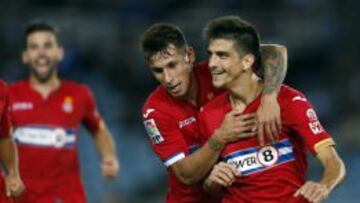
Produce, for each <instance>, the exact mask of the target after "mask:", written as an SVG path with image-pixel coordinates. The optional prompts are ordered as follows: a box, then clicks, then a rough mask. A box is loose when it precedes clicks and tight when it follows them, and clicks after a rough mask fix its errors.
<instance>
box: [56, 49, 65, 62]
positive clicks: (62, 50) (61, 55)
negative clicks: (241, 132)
mask: <svg viewBox="0 0 360 203" xmlns="http://www.w3.org/2000/svg"><path fill="white" fill-rule="evenodd" d="M58 49H59V56H58V57H59V61H62V60H63V58H64V56H65V51H64V48H63V47H62V46H60V47H59V48H58Z"/></svg>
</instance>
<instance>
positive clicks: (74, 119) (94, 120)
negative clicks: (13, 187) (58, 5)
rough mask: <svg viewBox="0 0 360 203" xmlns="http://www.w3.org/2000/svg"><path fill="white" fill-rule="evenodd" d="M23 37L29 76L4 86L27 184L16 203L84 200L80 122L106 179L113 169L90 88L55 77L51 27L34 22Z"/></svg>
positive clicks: (57, 49) (112, 151)
mask: <svg viewBox="0 0 360 203" xmlns="http://www.w3.org/2000/svg"><path fill="white" fill-rule="evenodd" d="M24 40H25V49H24V51H23V54H22V61H23V63H24V64H26V65H27V66H28V67H29V70H30V76H29V78H28V79H26V80H22V81H19V82H16V83H15V84H13V85H11V86H10V90H9V98H10V100H9V101H10V104H9V105H10V109H11V110H10V113H11V118H12V121H13V124H14V133H13V137H14V139H15V141H16V143H17V144H18V150H19V162H20V172H21V173H22V176H23V180H24V183H25V186H26V187H27V190H26V192H25V193H24V195H23V196H22V198H21V199H20V200H19V202H31V203H34V202H36V203H39V202H44V203H45V202H62V203H75V202H76V203H77V202H86V195H85V192H84V188H83V185H82V182H81V177H80V168H79V163H78V157H77V151H76V144H77V136H78V134H79V127H80V124H81V123H83V124H85V127H86V128H87V129H88V130H89V131H90V132H91V134H92V137H93V140H94V142H95V144H96V147H97V149H98V151H99V153H100V156H101V169H102V173H103V176H104V177H106V178H113V177H116V176H117V174H118V171H119V163H118V158H117V155H116V148H115V143H114V141H113V138H112V135H111V134H110V132H109V130H108V128H107V126H106V124H105V122H104V121H103V119H102V118H101V116H100V114H99V113H98V111H97V108H96V102H95V98H94V96H93V94H92V92H91V90H90V88H89V87H88V86H86V85H83V84H78V83H75V82H72V81H67V80H62V79H60V78H59V76H58V73H57V67H58V65H59V63H60V62H61V61H62V59H63V57H64V50H63V48H62V47H61V45H60V42H59V39H58V32H57V30H56V29H55V28H54V27H53V26H52V25H50V24H47V23H45V22H35V23H33V24H30V25H29V26H28V27H27V28H26V31H25V36H24ZM80 144H81V143H80Z"/></svg>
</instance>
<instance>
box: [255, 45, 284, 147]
mask: <svg viewBox="0 0 360 203" xmlns="http://www.w3.org/2000/svg"><path fill="white" fill-rule="evenodd" d="M261 60H262V66H263V68H264V89H263V93H262V97H261V103H260V106H259V108H258V110H257V112H256V114H257V122H258V139H259V142H260V144H261V145H264V134H265V133H266V135H267V136H268V137H269V139H270V140H271V141H272V142H275V141H276V140H277V136H278V134H279V133H280V130H281V115H280V106H279V104H278V102H277V94H278V91H279V89H280V86H281V84H282V82H283V81H284V78H285V75H286V70H287V49H286V47H284V46H282V45H277V44H262V45H261Z"/></svg>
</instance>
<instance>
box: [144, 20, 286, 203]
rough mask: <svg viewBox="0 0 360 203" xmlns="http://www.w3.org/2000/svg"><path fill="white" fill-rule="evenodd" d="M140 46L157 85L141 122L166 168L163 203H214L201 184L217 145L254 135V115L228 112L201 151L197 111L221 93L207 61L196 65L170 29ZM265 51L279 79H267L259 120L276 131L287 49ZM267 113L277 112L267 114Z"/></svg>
mask: <svg viewBox="0 0 360 203" xmlns="http://www.w3.org/2000/svg"><path fill="white" fill-rule="evenodd" d="M141 47H142V51H143V54H144V56H145V60H146V62H147V64H148V66H149V67H150V69H151V72H152V73H153V75H154V77H155V78H156V80H158V81H159V83H160V85H159V86H158V87H157V88H156V89H155V90H154V91H153V92H152V93H151V95H150V96H149V98H148V100H147V102H146V103H145V105H144V107H143V119H144V125H145V128H146V131H147V134H148V136H149V142H150V144H151V146H152V149H153V151H154V152H155V153H156V154H157V155H158V156H159V157H160V159H161V160H162V161H163V163H164V165H165V166H166V167H167V169H168V181H169V191H168V194H167V199H166V202H168V203H172V202H176V203H182V202H184V203H185V202H186V203H199V202H206V203H209V202H217V199H216V198H211V199H209V198H210V197H206V196H205V193H203V192H202V187H201V184H200V183H199V182H200V181H201V180H202V179H203V178H204V177H205V176H206V175H207V174H208V172H209V171H210V170H211V168H212V166H213V164H214V163H216V162H217V160H218V157H219V154H220V151H221V150H222V147H218V146H217V143H218V142H224V143H229V142H232V141H234V140H238V139H241V138H246V137H251V136H255V135H256V134H257V132H256V131H254V129H253V128H254V126H255V122H256V119H255V117H254V114H247V115H242V116H236V117H235V115H237V114H238V113H239V112H236V111H234V112H231V113H229V115H230V117H231V118H232V119H231V118H230V119H228V122H225V123H224V124H223V128H222V129H221V130H219V131H217V132H216V133H214V134H213V136H212V137H211V139H210V140H209V141H208V142H207V144H205V145H203V146H200V142H199V140H198V128H197V113H198V110H199V108H200V107H201V106H202V105H203V104H205V103H207V102H208V101H209V100H211V99H212V98H213V97H214V96H215V95H217V94H219V93H220V92H221V90H218V89H215V88H214V87H213V86H212V84H211V75H210V72H209V69H208V65H207V62H201V63H195V53H194V50H193V49H192V48H191V47H189V46H188V45H187V43H186V40H185V37H184V35H183V33H182V31H181V30H180V29H179V28H178V27H176V26H174V25H172V24H166V23H157V24H154V25H152V26H151V27H150V28H148V29H147V30H146V31H145V33H144V34H143V36H142V38H141ZM265 51H271V52H276V54H275V57H268V58H267V60H265V63H264V66H266V67H267V68H274V70H273V72H272V73H277V74H274V75H271V74H268V75H267V76H266V77H268V78H270V81H271V82H269V85H268V86H269V89H270V90H269V92H267V93H266V94H263V97H262V98H263V104H262V107H263V111H262V113H260V116H261V118H267V119H268V118H270V122H267V123H265V125H266V126H268V127H269V129H270V128H271V127H274V128H273V129H272V130H274V131H276V130H277V127H276V124H277V123H276V122H277V121H278V120H279V118H278V116H279V112H277V111H276V109H278V104H277V101H276V94H277V92H276V89H277V88H278V87H279V86H280V84H281V82H282V80H283V77H284V75H285V72H286V67H284V64H286V63H285V62H284V61H286V53H285V54H284V52H286V49H285V48H283V47H281V46H268V47H267V48H266V50H265ZM279 61H280V62H279ZM278 64H280V65H278ZM270 72H271V71H270ZM274 81H275V84H274ZM273 86H275V88H273ZM274 109H275V110H274ZM269 112H275V113H270V114H266V113H269ZM264 120H266V119H264ZM270 126H271V127H270ZM269 133H271V132H269Z"/></svg>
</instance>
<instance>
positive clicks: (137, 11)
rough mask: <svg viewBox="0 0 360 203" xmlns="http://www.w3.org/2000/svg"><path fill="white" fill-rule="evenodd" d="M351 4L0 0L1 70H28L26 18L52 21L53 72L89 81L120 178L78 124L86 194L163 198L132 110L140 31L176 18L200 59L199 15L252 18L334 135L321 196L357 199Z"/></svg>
mask: <svg viewBox="0 0 360 203" xmlns="http://www.w3.org/2000/svg"><path fill="white" fill-rule="evenodd" d="M359 8H360V1H356V0H352V1H346V0H343V1H340V0H317V1H312V0H277V1H265V0H262V1H261V0H221V1H220V0H218V1H216V0H182V1H179V0H168V1H162V0H151V1H150V0H149V1H147V0H136V1H131V0H117V1H115V0H71V1H69V0H62V1H48V0H12V1H6V0H1V2H0V45H1V46H0V57H1V60H0V77H1V78H2V79H5V80H7V81H8V82H10V83H11V82H14V81H16V80H19V79H22V78H25V77H26V76H27V69H26V67H24V66H23V65H22V63H21V60H20V56H21V51H22V48H23V42H24V41H23V31H24V27H25V26H26V24H27V23H28V22H30V21H32V20H34V19H43V20H46V21H49V22H52V23H54V24H56V25H57V26H58V27H59V28H60V30H61V40H62V43H63V45H64V47H65V51H66V57H65V60H64V61H63V63H62V64H61V66H60V67H59V71H60V74H61V76H62V77H63V78H67V79H73V80H76V81H78V82H82V83H86V84H88V85H89V86H90V87H91V88H92V89H93V91H94V93H95V95H96V98H97V102H98V106H99V109H100V112H101V113H102V114H103V116H104V118H105V120H106V121H107V123H108V125H109V127H110V129H111V131H112V133H113V135H114V137H115V140H116V142H117V144H118V154H119V156H120V159H121V167H122V168H121V175H120V177H119V178H117V179H116V180H115V181H113V182H108V181H104V180H103V179H102V177H101V174H100V169H99V159H98V155H97V153H96V151H95V147H94V145H93V143H92V140H91V138H90V136H89V134H87V133H86V132H85V131H83V133H82V134H81V136H80V140H79V144H78V149H79V159H80V162H81V166H82V176H83V181H84V184H85V187H86V190H87V195H88V199H89V202H90V203H98V202H99V203H113V202H127V203H138V202H139V203H140V202H149V203H157V202H163V200H164V198H165V193H166V187H167V185H166V173H165V172H166V171H165V167H164V166H163V165H162V163H161V162H160V160H159V159H157V158H156V156H155V155H154V154H153V153H152V151H151V149H150V147H149V145H148V144H147V142H146V134H145V131H144V129H143V125H142V122H141V114H140V110H141V106H142V104H143V103H144V102H145V100H146V98H147V95H148V94H149V93H150V92H151V90H152V89H154V88H155V87H156V85H157V83H156V82H155V80H154V79H153V77H152V75H151V73H150V71H149V70H148V68H147V67H146V65H145V62H144V60H143V57H142V55H141V53H140V51H139V43H138V41H139V37H140V35H141V34H142V33H143V32H144V31H145V29H146V28H147V27H149V26H150V25H151V24H152V23H155V22H159V21H165V22H172V23H175V24H177V25H178V26H179V27H181V28H182V29H183V30H184V32H185V35H186V37H187V40H188V42H189V44H191V45H192V46H193V47H194V48H195V50H196V53H197V59H198V60H203V59H205V58H206V46H205V43H204V42H203V41H202V39H201V29H202V27H203V26H204V25H205V23H206V22H207V21H208V20H210V19H211V18H214V17H217V16H220V15H228V14H236V15H240V16H241V17H243V18H245V19H247V20H248V21H250V22H252V23H253V24H254V25H256V27H257V28H258V30H259V32H260V35H261V37H262V42H263V43H279V44H283V45H285V46H287V47H288V52H289V63H288V64H289V68H288V73H287V77H286V83H287V84H289V85H292V86H293V87H295V88H297V89H299V90H301V91H303V92H304V93H305V94H306V95H307V97H308V98H309V99H310V100H311V101H312V102H313V104H314V106H315V109H316V110H317V112H318V116H319V117H320V118H321V120H322V123H323V125H324V126H325V128H326V129H328V131H329V132H330V133H331V134H332V135H333V137H334V138H335V140H336V142H337V149H338V151H339V152H340V154H341V156H342V157H343V158H344V160H345V163H346V166H347V170H348V174H347V179H346V180H345V182H344V183H343V184H342V185H341V187H339V188H338V189H336V190H335V191H334V192H333V193H332V194H331V196H330V198H329V200H328V201H327V202H341V203H347V202H349V203H351V202H358V198H357V195H358V192H359V188H360V174H359V173H358V172H357V171H360V156H359V150H358V149H359V147H360V134H359V132H360V114H359V110H360V105H359V104H360V71H359V68H360V67H359V63H358V62H359V61H358V60H359V56H360V55H359V49H358V47H359V45H360V40H359V36H360V35H359V34H360V32H359V31H360V26H359V20H360V16H359V15H360V14H359V13H360V12H359ZM310 162H311V166H310V171H309V174H308V176H309V178H312V179H315V180H317V179H319V177H320V175H321V166H320V165H319V164H318V163H317V162H316V161H314V159H313V158H311V159H310Z"/></svg>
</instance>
